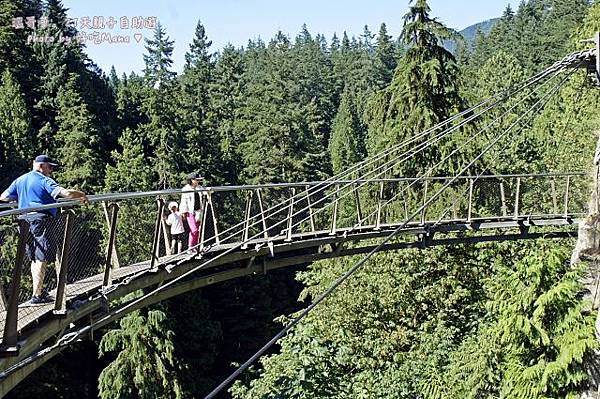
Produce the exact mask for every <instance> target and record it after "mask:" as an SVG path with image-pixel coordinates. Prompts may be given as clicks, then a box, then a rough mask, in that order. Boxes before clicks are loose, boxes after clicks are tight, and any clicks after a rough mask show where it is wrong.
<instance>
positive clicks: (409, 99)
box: [367, 0, 462, 175]
mask: <svg viewBox="0 0 600 399" xmlns="http://www.w3.org/2000/svg"><path fill="white" fill-rule="evenodd" d="M429 12H430V9H429V6H428V5H427V2H426V1H424V0H417V1H416V2H415V3H414V5H412V6H411V7H410V10H409V12H408V13H407V14H406V15H405V17H404V28H403V30H402V35H401V39H402V40H403V43H404V44H405V45H406V46H408V50H407V52H406V55H405V56H404V57H402V59H401V60H400V61H399V64H398V67H397V68H396V72H395V73H394V77H393V79H392V82H391V83H390V85H389V86H388V87H386V88H385V89H382V90H380V91H378V92H377V93H376V94H375V95H374V96H373V97H372V98H371V101H370V104H369V106H368V110H367V113H368V116H367V121H368V129H369V134H368V151H369V154H376V153H378V152H380V151H382V150H384V149H386V148H389V147H391V146H393V145H395V144H398V143H400V142H403V141H404V140H406V139H407V138H409V137H411V136H413V135H414V134H415V133H418V132H422V131H424V130H425V129H427V128H428V127H431V126H433V125H435V124H436V123H437V122H440V121H442V120H444V119H446V118H448V117H449V116H450V115H452V114H454V113H456V112H457V111H458V110H459V109H460V107H461V104H462V100H461V98H460V96H459V93H458V67H457V65H456V62H455V60H454V57H453V56H452V54H451V53H450V52H448V50H446V49H445V48H444V47H443V46H442V43H441V40H442V39H445V38H449V37H451V36H452V34H451V32H450V31H449V30H448V29H447V28H446V27H445V26H444V25H443V24H441V23H440V22H438V21H436V20H435V19H433V18H431V17H430V15H429ZM421 141H424V140H423V139H422V140H421ZM416 144H417V143H415V145H416ZM449 148H454V146H453V143H442V144H439V145H436V146H433V147H429V149H428V150H426V151H423V152H421V153H419V155H418V156H417V157H415V158H413V160H412V162H411V163H410V164H409V165H406V166H403V168H402V170H401V171H398V173H400V174H401V175H414V174H416V173H417V172H422V171H423V170H424V169H425V168H426V166H429V165H430V164H431V163H432V161H433V160H434V159H439V158H440V154H443V153H446V152H448V149H449ZM455 158H460V157H455ZM452 172H454V170H453V169H452V168H448V167H446V169H445V173H452Z"/></svg>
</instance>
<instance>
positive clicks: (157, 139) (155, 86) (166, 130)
mask: <svg viewBox="0 0 600 399" xmlns="http://www.w3.org/2000/svg"><path fill="white" fill-rule="evenodd" d="M173 48H174V42H173V41H171V40H170V39H169V37H168V36H167V35H166V32H165V30H164V28H163V27H162V25H161V24H160V23H159V24H157V26H156V29H155V30H154V37H153V39H146V52H147V54H145V55H144V63H145V64H146V66H145V68H144V74H145V79H146V82H147V84H148V85H149V87H148V90H147V91H146V93H147V96H146V97H145V98H144V100H143V108H144V111H145V113H146V115H147V118H148V122H147V123H146V124H144V125H143V127H142V129H140V130H141V131H144V132H145V133H146V137H147V142H148V147H149V153H150V154H152V156H153V158H154V160H153V162H154V169H155V171H156V173H157V175H158V181H157V188H158V187H160V188H167V187H172V186H176V185H179V184H180V182H181V173H182V172H184V170H183V169H184V165H183V160H182V148H184V145H183V137H182V134H181V131H180V130H179V129H178V127H177V121H176V107H177V86H176V82H175V80H174V77H175V75H176V73H175V72H173V71H171V70H170V68H171V66H172V65H173V59H172V55H173Z"/></svg>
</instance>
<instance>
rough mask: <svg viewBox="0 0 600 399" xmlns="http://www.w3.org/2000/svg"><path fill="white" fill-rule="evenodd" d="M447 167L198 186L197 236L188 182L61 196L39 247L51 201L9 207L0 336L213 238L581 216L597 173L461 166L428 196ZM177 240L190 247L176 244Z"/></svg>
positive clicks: (202, 248)
mask: <svg viewBox="0 0 600 399" xmlns="http://www.w3.org/2000/svg"><path fill="white" fill-rule="evenodd" d="M450 179H452V178H450V177H425V178H396V179H371V180H353V181H350V180H338V181H332V182H328V183H327V184H323V183H322V182H308V183H294V184H265V185H256V186H238V187H213V188H204V187H199V188H198V190H197V193H198V199H199V202H200V206H199V207H198V209H197V210H196V211H195V212H194V213H193V217H194V218H195V220H196V221H197V223H198V224H199V226H200V228H199V232H198V242H197V243H196V242H193V241H192V240H190V239H189V235H190V231H189V230H190V229H189V227H187V228H186V230H185V231H184V233H183V234H179V233H177V234H175V236H174V235H173V234H171V226H169V224H168V223H169V220H170V219H169V214H170V213H172V212H174V213H175V214H177V211H176V210H170V209H169V205H170V203H171V202H179V200H180V197H181V194H182V192H181V191H180V190H165V191H157V192H152V193H129V194H116V195H108V194H107V195H99V196H92V197H90V204H89V205H83V206H74V204H73V203H72V202H70V203H62V204H61V203H59V204H58V205H56V206H58V207H59V208H60V209H59V210H58V213H57V215H56V216H49V215H44V214H42V215H43V216H42V219H43V223H44V225H43V229H42V230H43V236H44V240H45V242H44V245H46V248H42V249H40V248H38V247H37V246H39V244H40V243H39V237H37V235H39V234H38V233H39V232H36V233H35V234H34V232H33V230H32V227H31V222H30V220H31V218H29V216H31V215H39V214H37V213H35V212H49V208H50V207H48V206H46V207H42V208H41V209H37V210H31V209H29V210H24V211H19V210H12V211H3V212H0V283H1V284H2V289H1V290H0V315H2V317H3V319H2V323H3V324H2V325H3V327H4V337H3V341H2V348H3V350H5V351H10V350H11V348H13V349H14V348H15V347H16V339H17V336H18V331H19V330H20V328H22V326H24V325H26V324H27V323H29V322H31V321H34V320H36V319H38V318H40V317H45V315H47V314H48V313H49V312H50V311H51V310H53V312H54V313H55V314H58V315H60V314H65V312H66V309H67V307H68V306H71V305H72V304H73V303H74V300H75V299H77V298H79V297H81V296H84V295H88V294H90V293H91V292H98V289H102V288H103V287H104V288H106V287H110V286H111V285H112V284H113V283H114V282H115V281H116V280H118V279H120V278H121V277H123V276H127V275H131V274H132V273H137V272H140V271H145V270H148V269H150V268H156V267H158V266H161V265H164V264H165V262H167V261H169V260H170V259H174V258H176V257H179V256H202V255H203V254H204V252H206V251H207V250H208V249H210V248H213V247H215V246H216V247H218V246H223V245H229V246H230V247H231V246H232V245H233V246H239V248H241V250H248V248H249V247H250V245H252V244H253V243H261V242H262V243H264V242H269V241H278V240H280V241H293V240H298V239H301V238H302V237H303V236H307V237H312V236H315V235H319V234H321V235H322V234H326V235H335V234H338V233H339V232H344V233H346V234H347V233H348V232H349V231H353V230H357V229H381V228H382V227H384V226H386V225H394V224H396V225H398V224H401V223H403V222H404V221H406V219H407V217H408V215H411V214H413V213H414V212H415V210H419V209H420V212H419V217H418V218H415V220H413V221H412V222H411V223H412V224H417V225H419V224H421V225H424V224H428V223H434V222H435V223H439V222H440V221H442V222H444V221H445V222H472V221H476V220H481V219H515V218H517V219H519V218H542V217H561V218H564V217H568V218H572V217H576V216H579V215H583V214H584V213H585V212H586V209H585V208H586V197H587V194H586V192H587V190H586V187H587V179H588V178H587V176H585V175H584V174H582V173H565V174H541V175H503V176H478V177H477V178H475V177H468V176H467V177H460V178H458V179H455V180H454V181H453V183H452V184H451V185H449V186H448V187H446V188H445V190H444V191H443V192H442V194H441V195H438V196H437V197H436V198H435V200H434V201H431V202H430V203H428V205H427V206H426V207H423V204H425V203H427V202H428V199H429V198H430V196H431V193H435V192H437V191H438V190H439V189H440V188H441V187H444V185H445V184H446V183H447V182H449V181H451V180H450ZM421 208H423V209H421ZM186 216H187V215H179V217H182V219H186ZM28 220H29V222H28ZM184 225H185V223H184ZM174 241H175V242H174ZM179 242H181V248H180V247H179ZM174 244H175V245H174ZM180 249H181V251H182V252H184V253H185V254H186V255H179V254H177V252H179V250H180ZM36 251H37V252H39V251H41V252H43V255H44V256H42V258H44V259H45V260H46V261H47V270H46V271H45V273H42V274H44V276H43V284H42V286H43V290H44V291H43V292H41V291H40V289H39V288H36V287H38V286H39V285H40V284H39V278H40V277H39V275H40V270H39V264H36V262H33V261H36V260H38V261H39V260H40V256H38V253H37V252H36ZM32 267H34V270H31V268H32ZM32 272H33V273H32ZM34 276H37V277H36V278H37V280H34ZM36 281H38V282H37V283H36ZM36 289H37V291H36ZM45 292H48V294H49V297H46V296H45ZM32 297H38V298H39V297H42V298H43V299H44V300H42V301H39V300H32ZM35 302H41V303H35Z"/></svg>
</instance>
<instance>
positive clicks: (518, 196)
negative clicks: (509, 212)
mask: <svg viewBox="0 0 600 399" xmlns="http://www.w3.org/2000/svg"><path fill="white" fill-rule="evenodd" d="M520 197H521V178H520V177H517V191H516V193H515V219H517V218H518V217H519V199H520Z"/></svg>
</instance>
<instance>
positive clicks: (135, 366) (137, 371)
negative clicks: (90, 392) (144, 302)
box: [98, 310, 183, 399]
mask: <svg viewBox="0 0 600 399" xmlns="http://www.w3.org/2000/svg"><path fill="white" fill-rule="evenodd" d="M119 325H120V328H118V329H114V330H111V331H109V332H107V333H106V334H105V335H104V336H103V337H102V340H101V341H100V354H101V355H106V354H108V353H110V352H114V351H118V355H117V357H116V359H115V360H113V361H112V362H111V363H110V364H109V365H108V367H106V368H105V369H104V370H103V371H102V373H101V374H100V379H99V385H98V389H99V393H100V398H102V399H109V398H110V399H113V398H133V397H135V398H141V399H145V398H148V399H150V398H152V399H154V398H177V399H179V398H182V397H183V392H182V390H181V385H180V382H179V379H178V377H177V370H178V362H177V360H176V358H175V357H174V346H173V342H172V341H173V331H171V330H169V329H167V328H166V315H165V313H164V312H163V311H160V310H150V311H147V312H142V311H135V312H133V313H131V314H129V315H127V316H125V317H124V318H123V319H122V320H121V321H120V322H119Z"/></svg>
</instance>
